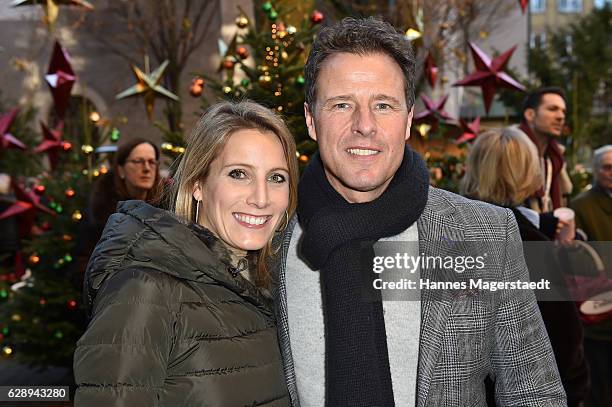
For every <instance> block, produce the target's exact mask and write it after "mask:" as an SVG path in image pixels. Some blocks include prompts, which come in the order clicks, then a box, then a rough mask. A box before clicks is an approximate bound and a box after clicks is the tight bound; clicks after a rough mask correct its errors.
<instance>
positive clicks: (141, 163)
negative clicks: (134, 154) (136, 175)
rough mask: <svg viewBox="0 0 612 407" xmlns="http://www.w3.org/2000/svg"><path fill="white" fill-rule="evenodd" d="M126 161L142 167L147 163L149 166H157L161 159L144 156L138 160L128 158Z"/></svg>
mask: <svg viewBox="0 0 612 407" xmlns="http://www.w3.org/2000/svg"><path fill="white" fill-rule="evenodd" d="M126 162H128V163H131V164H134V165H138V166H140V167H144V166H145V164H148V165H149V167H157V166H158V165H159V161H157V160H144V159H142V158H139V159H137V160H126Z"/></svg>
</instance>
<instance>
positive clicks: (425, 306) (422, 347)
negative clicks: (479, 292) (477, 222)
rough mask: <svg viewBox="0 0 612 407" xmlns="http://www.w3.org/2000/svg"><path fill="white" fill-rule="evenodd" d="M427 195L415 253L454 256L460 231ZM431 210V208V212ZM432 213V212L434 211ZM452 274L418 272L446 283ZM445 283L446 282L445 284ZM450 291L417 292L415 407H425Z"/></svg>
mask: <svg viewBox="0 0 612 407" xmlns="http://www.w3.org/2000/svg"><path fill="white" fill-rule="evenodd" d="M432 195H433V194H432V193H431V192H430V196H429V201H428V204H427V207H426V208H425V210H424V211H423V214H422V215H421V217H420V218H419V219H418V221H417V227H418V230H419V253H421V254H424V255H425V256H441V257H442V258H444V256H447V255H455V254H456V253H454V252H453V249H452V242H461V241H462V240H463V228H462V227H461V226H460V225H458V224H457V223H456V222H455V220H454V218H453V216H452V212H453V208H452V207H451V206H450V205H447V204H445V202H444V204H445V205H440V202H437V203H436V202H433V201H435V199H434V198H435V197H434V196H432ZM434 207H435V208H434ZM434 209H435V211H434ZM453 273H454V271H442V270H435V269H433V270H432V269H422V270H421V279H423V280H426V279H429V280H432V281H449V280H450V279H452V278H453V276H452V274H453ZM447 279H448V280H447ZM453 298H454V297H453V293H452V292H451V291H450V290H422V291H421V335H420V340H419V365H418V373H417V407H423V406H425V405H426V402H427V397H428V394H429V388H430V385H431V379H432V377H433V374H434V369H435V366H436V364H437V361H438V358H439V357H440V351H441V347H442V337H443V335H444V330H445V327H446V322H447V319H448V316H449V314H450V311H451V308H452V302H453Z"/></svg>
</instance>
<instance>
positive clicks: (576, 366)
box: [462, 127, 589, 407]
mask: <svg viewBox="0 0 612 407" xmlns="http://www.w3.org/2000/svg"><path fill="white" fill-rule="evenodd" d="M541 180H542V175H541V171H540V166H539V160H538V155H537V150H536V147H535V145H534V144H533V143H532V142H531V141H530V140H529V138H527V136H526V135H525V134H524V133H523V132H521V131H520V130H518V129H516V128H513V127H506V128H504V129H493V130H490V131H488V132H486V133H484V134H482V135H480V136H479V137H478V139H477V140H476V142H475V143H474V144H473V145H472V148H471V149H470V152H469V154H468V157H467V161H466V173H465V176H464V178H463V180H462V192H463V194H464V195H466V196H468V197H470V198H473V199H479V200H482V201H485V202H489V203H492V204H494V205H499V206H504V207H507V208H509V209H511V210H512V212H513V213H514V216H515V217H516V221H517V223H518V227H519V232H520V234H521V238H522V240H523V242H525V241H550V239H549V238H548V237H547V236H546V235H545V234H544V233H542V232H541V231H540V230H538V226H539V225H538V222H539V216H538V213H537V212H536V211H534V210H532V209H529V208H526V207H524V206H522V203H523V202H525V200H526V199H527V197H529V196H531V195H532V194H533V193H535V192H536V191H537V190H538V188H539V187H540V185H541ZM539 247H541V246H539ZM525 260H526V262H527V266H528V268H529V274H530V277H531V280H532V281H537V280H539V279H540V278H541V277H545V278H551V281H552V278H554V277H555V276H554V275H548V274H547V275H541V273H542V270H543V267H542V266H544V267H545V269H546V270H548V271H550V270H554V271H556V272H559V273H560V271H559V270H560V267H559V265H558V262H557V261H556V258H555V255H554V253H543V252H541V251H540V252H538V253H533V251H529V250H527V248H525ZM551 262H552V264H551ZM543 263H546V264H543ZM556 277H557V278H555V280H556V281H555V282H553V285H554V286H556V287H563V281H562V278H561V276H556ZM555 283H556V284H555ZM565 299H566V300H565V301H539V302H538V307H539V308H540V312H541V314H542V319H543V320H544V324H545V325H546V330H547V332H548V336H549V338H550V343H551V345H552V348H553V351H554V353H555V359H556V361H557V367H558V369H559V374H560V376H561V381H562V382H563V387H564V389H565V392H566V394H567V400H568V406H569V407H574V406H576V407H577V406H581V405H583V403H584V400H586V397H587V395H588V393H589V374H588V369H587V364H586V361H585V358H584V348H583V344H582V339H583V329H582V324H581V322H580V318H579V315H578V310H577V309H576V306H575V304H574V302H572V301H570V298H569V295H568V294H567V297H565ZM487 384H488V385H490V382H489V383H487ZM488 401H489V405H494V402H493V401H492V400H488Z"/></svg>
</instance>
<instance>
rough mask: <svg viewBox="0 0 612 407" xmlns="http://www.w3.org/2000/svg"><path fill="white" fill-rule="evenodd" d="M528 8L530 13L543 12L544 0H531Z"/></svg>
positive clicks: (544, 7) (544, 8)
mask: <svg viewBox="0 0 612 407" xmlns="http://www.w3.org/2000/svg"><path fill="white" fill-rule="evenodd" d="M529 10H530V11H531V12H532V13H543V12H544V11H545V10H546V0H531V1H530V2H529Z"/></svg>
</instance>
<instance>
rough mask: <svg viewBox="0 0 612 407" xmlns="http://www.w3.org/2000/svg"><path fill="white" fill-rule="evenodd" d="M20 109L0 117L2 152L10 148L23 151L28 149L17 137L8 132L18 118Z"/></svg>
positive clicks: (0, 144)
mask: <svg viewBox="0 0 612 407" xmlns="http://www.w3.org/2000/svg"><path fill="white" fill-rule="evenodd" d="M18 112H19V108H15V109H13V110H11V111H10V112H8V113H6V114H3V115H2V116H0V151H2V150H6V149H9V148H19V149H21V150H25V149H26V145H25V144H23V143H22V142H21V141H19V140H18V139H17V138H16V137H15V136H13V135H12V134H11V133H9V132H8V130H9V129H10V128H11V125H12V124H13V121H14V120H15V117H17V113H18Z"/></svg>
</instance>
